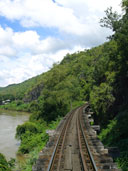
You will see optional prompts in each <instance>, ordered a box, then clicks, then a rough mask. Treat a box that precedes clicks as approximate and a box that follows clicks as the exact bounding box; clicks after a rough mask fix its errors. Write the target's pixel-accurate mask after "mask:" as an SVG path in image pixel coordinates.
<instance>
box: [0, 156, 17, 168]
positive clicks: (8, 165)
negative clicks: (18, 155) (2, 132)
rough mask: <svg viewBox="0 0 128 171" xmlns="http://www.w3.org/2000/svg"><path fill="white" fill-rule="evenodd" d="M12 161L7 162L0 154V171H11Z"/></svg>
mask: <svg viewBox="0 0 128 171" xmlns="http://www.w3.org/2000/svg"><path fill="white" fill-rule="evenodd" d="M14 162H15V160H14V159H11V160H10V161H8V162H7V160H6V159H5V156H4V155H3V154H1V153H0V171H11V170H12V169H13V168H14Z"/></svg>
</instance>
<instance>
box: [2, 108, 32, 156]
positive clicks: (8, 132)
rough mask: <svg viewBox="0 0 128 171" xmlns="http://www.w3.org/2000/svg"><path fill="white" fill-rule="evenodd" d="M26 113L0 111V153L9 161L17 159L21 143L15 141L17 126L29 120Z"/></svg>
mask: <svg viewBox="0 0 128 171" xmlns="http://www.w3.org/2000/svg"><path fill="white" fill-rule="evenodd" d="M29 116H30V114H28V113H25V112H16V111H6V110H0V153H3V154H4V155H5V157H6V158H7V159H10V158H16V152H17V150H18V147H19V145H20V142H19V141H18V140H16V139H15V134H16V127H17V125H20V124H23V123H24V122H25V121H27V120H28V119H29Z"/></svg>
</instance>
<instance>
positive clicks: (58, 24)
mask: <svg viewBox="0 0 128 171" xmlns="http://www.w3.org/2000/svg"><path fill="white" fill-rule="evenodd" d="M95 2H96V3H95ZM120 5H121V0H113V1H112V0H107V1H106V0H97V1H95V0H75V1H74V0H56V1H54V0H36V1H35V0H0V68H1V70H0V87H2V86H7V85H8V84H13V83H20V82H22V81H24V80H26V79H28V78H31V77H33V76H36V75H38V74H41V73H43V72H45V71H47V70H48V69H49V68H50V67H51V66H52V64H53V63H55V62H59V61H61V60H62V59H63V57H64V56H65V55H66V54H67V53H73V52H76V51H78V50H83V49H86V48H91V47H94V46H97V45H99V44H102V43H103V42H105V41H106V37H107V36H108V35H110V34H111V31H110V30H108V29H105V28H101V27H100V26H99V20H100V18H102V17H103V16H104V15H105V14H104V11H105V10H106V9H107V7H110V6H112V7H113V9H114V10H116V11H118V12H119V13H120V12H121V8H120Z"/></svg>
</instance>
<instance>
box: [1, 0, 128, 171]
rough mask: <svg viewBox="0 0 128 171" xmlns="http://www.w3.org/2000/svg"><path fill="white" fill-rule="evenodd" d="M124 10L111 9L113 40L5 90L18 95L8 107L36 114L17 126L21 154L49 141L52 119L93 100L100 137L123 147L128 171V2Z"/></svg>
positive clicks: (3, 90)
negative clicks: (46, 131) (48, 133)
mask: <svg viewBox="0 0 128 171" xmlns="http://www.w3.org/2000/svg"><path fill="white" fill-rule="evenodd" d="M122 8H123V10H124V14H123V15H122V16H119V15H118V14H117V13H116V12H112V9H111V8H109V9H107V11H106V17H105V18H103V19H102V20H101V24H102V26H105V27H108V28H111V29H112V30H113V32H114V33H113V35H112V36H110V37H109V41H108V42H107V43H104V44H103V45H101V46H98V47H95V48H92V49H91V50H86V49H85V50H84V51H82V52H76V53H74V54H67V55H66V56H65V57H64V59H63V60H62V62H61V63H60V64H54V65H53V67H52V69H51V70H50V71H48V72H46V73H44V74H42V75H40V76H38V77H35V78H32V79H30V80H28V81H26V82H24V83H21V84H18V85H11V86H8V87H6V88H0V96H1V98H0V99H1V101H2V100H3V99H7V98H11V97H13V98H12V99H11V100H12V102H11V103H10V104H8V105H5V106H4V107H5V108H6V109H16V108H17V110H22V109H23V108H25V110H26V111H30V112H32V113H33V114H32V115H31V118H30V121H29V122H27V123H25V124H23V125H22V126H18V127H17V135H16V137H17V138H19V139H20V140H21V146H20V149H19V151H20V152H22V153H29V152H30V153H31V152H32V151H34V149H36V146H38V145H39V146H40V147H41V146H43V145H42V140H43V141H44V142H46V141H47V139H48V137H47V135H46V133H45V130H46V129H45V128H47V126H48V125H49V124H50V123H51V121H52V122H53V120H56V119H57V118H58V117H63V116H64V115H65V114H66V113H67V112H68V111H69V110H70V109H72V108H74V107H75V106H78V105H80V104H83V102H84V101H89V103H90V106H91V108H92V110H93V111H94V119H95V123H98V124H100V125H101V128H102V130H101V133H100V135H99V137H100V139H101V140H102V141H103V142H104V144H105V145H106V146H117V147H118V148H119V149H120V153H121V156H120V158H118V159H117V162H118V165H119V166H120V167H121V168H122V169H123V170H124V171H126V170H128V169H127V168H128V134H127V131H128V124H127V123H128V90H127V87H128V56H127V55H128V0H124V1H123V2H122ZM24 103H27V104H24ZM2 107H3V106H2Z"/></svg>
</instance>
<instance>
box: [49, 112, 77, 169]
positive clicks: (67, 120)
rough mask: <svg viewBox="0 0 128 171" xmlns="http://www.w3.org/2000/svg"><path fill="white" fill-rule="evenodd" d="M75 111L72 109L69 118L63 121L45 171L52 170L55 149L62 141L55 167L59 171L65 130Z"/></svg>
mask: <svg viewBox="0 0 128 171" xmlns="http://www.w3.org/2000/svg"><path fill="white" fill-rule="evenodd" d="M75 110H76V109H74V110H73V111H71V112H69V116H68V118H67V119H66V120H65V123H64V125H63V128H62V131H61V134H60V135H59V138H58V140H57V143H56V145H55V148H54V150H53V153H52V156H51V159H50V162H49V165H48V168H47V171H51V170H52V168H53V165H54V161H55V158H56V152H57V149H58V146H59V142H60V140H61V138H63V139H62V141H63V142H62V144H61V150H60V151H61V152H60V156H59V159H58V166H57V171H59V167H60V160H61V156H62V150H63V147H64V141H65V136H66V133H67V128H68V125H69V123H70V121H71V119H72V116H73V112H74V111H75ZM63 132H64V135H63Z"/></svg>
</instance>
